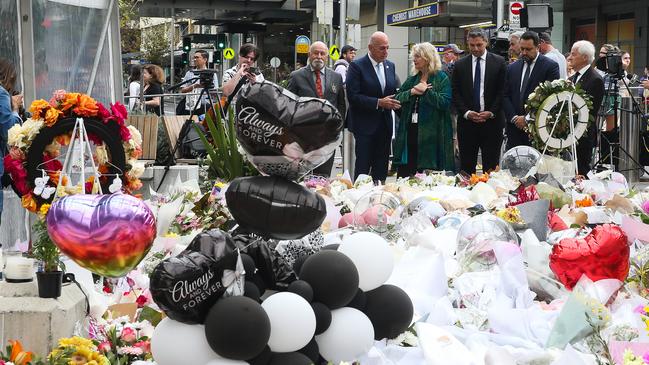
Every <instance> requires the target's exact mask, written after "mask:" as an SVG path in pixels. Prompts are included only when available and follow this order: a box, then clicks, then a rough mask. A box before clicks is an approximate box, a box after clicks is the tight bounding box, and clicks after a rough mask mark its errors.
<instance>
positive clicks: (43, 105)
mask: <svg viewBox="0 0 649 365" xmlns="http://www.w3.org/2000/svg"><path fill="white" fill-rule="evenodd" d="M49 108H50V103H48V102H47V101H45V100H43V99H38V100H35V101H34V102H32V105H30V106H29V112H30V113H32V118H33V119H41V118H42V117H43V115H44V114H45V113H44V112H45V110H46V109H49Z"/></svg>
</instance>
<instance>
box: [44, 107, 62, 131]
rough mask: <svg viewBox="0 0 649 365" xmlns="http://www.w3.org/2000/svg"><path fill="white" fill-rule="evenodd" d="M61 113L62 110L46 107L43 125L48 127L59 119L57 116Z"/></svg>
mask: <svg viewBox="0 0 649 365" xmlns="http://www.w3.org/2000/svg"><path fill="white" fill-rule="evenodd" d="M61 114H63V112H62V111H60V110H58V109H55V108H49V109H47V113H45V125H46V126H48V127H51V126H53V125H54V123H56V122H57V121H58V120H59V116H61Z"/></svg>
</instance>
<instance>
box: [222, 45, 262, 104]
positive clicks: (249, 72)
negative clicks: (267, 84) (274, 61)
mask: <svg viewBox="0 0 649 365" xmlns="http://www.w3.org/2000/svg"><path fill="white" fill-rule="evenodd" d="M257 57H259V50H258V49H257V46H255V45H254V44H252V43H244V44H243V45H242V46H241V48H239V63H237V64H236V65H235V66H234V67H232V68H229V69H227V70H225V71H224V72H223V96H227V97H229V96H230V95H232V94H234V93H235V92H237V91H238V90H236V89H237V85H238V84H239V82H240V81H241V79H243V78H246V79H247V81H248V82H262V81H264V75H262V74H261V73H260V72H259V71H258V70H257V69H255V68H254V67H252V65H254V64H255V62H256V61H257Z"/></svg>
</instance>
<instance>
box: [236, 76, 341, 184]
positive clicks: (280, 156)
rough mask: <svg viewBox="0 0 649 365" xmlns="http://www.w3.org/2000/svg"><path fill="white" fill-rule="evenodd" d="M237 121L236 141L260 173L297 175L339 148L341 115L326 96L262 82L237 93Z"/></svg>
mask: <svg viewBox="0 0 649 365" xmlns="http://www.w3.org/2000/svg"><path fill="white" fill-rule="evenodd" d="M236 124H237V140H238V141H239V143H241V146H242V147H243V149H244V150H245V151H246V154H247V156H248V160H250V162H251V163H252V164H253V165H255V166H256V167H257V169H258V170H259V171H260V172H261V173H263V174H266V175H277V176H284V177H286V178H288V179H296V178H298V177H300V176H302V175H305V174H306V173H308V172H309V171H310V170H312V169H314V168H315V167H317V166H318V165H320V164H322V163H323V162H325V161H327V160H328V159H329V157H331V155H332V154H333V153H334V152H335V150H336V147H337V146H338V145H339V143H340V138H341V132H342V128H343V118H342V116H341V115H340V113H339V112H338V110H337V109H336V107H334V106H333V105H332V104H331V103H329V102H328V101H326V100H324V99H316V98H298V97H297V96H296V95H294V94H292V93H290V92H285V91H284V90H283V89H282V88H281V87H279V86H277V85H275V84H273V83H270V82H263V83H254V84H252V85H250V86H249V87H247V88H246V89H244V90H242V92H241V93H240V94H239V96H238V99H237V105H236Z"/></svg>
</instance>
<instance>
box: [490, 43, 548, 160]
mask: <svg viewBox="0 0 649 365" xmlns="http://www.w3.org/2000/svg"><path fill="white" fill-rule="evenodd" d="M518 44H519V46H520V52H521V57H520V58H519V59H518V61H516V62H514V63H512V64H511V65H509V67H508V68H507V82H506V84H505V99H504V101H503V106H504V109H505V119H506V122H507V127H506V128H505V129H506V132H507V149H510V148H513V147H516V146H521V145H525V146H529V145H531V143H530V138H529V136H528V135H527V131H526V129H527V124H528V122H529V120H528V118H526V117H525V114H526V113H525V102H526V101H527V97H528V96H529V95H530V94H531V93H532V91H534V89H535V88H536V87H537V86H538V85H539V84H540V83H542V82H545V81H554V80H556V79H558V78H559V77H560V76H559V65H558V64H557V63H556V62H554V61H552V60H551V59H549V58H547V57H545V56H544V55H542V54H541V53H540V52H539V35H538V34H536V32H532V31H527V32H525V33H523V35H521V39H520V40H519V41H518Z"/></svg>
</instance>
